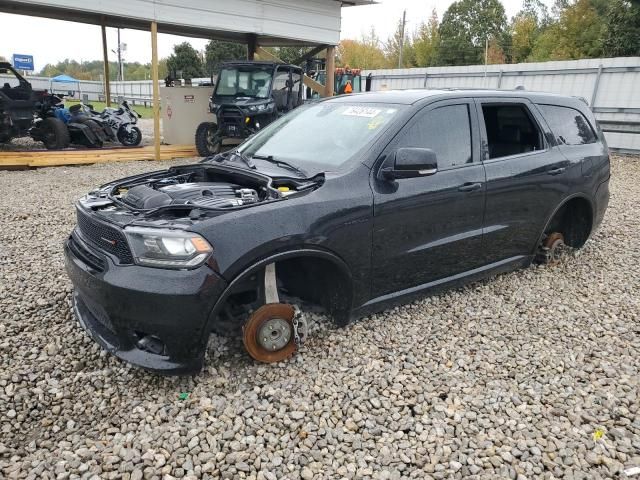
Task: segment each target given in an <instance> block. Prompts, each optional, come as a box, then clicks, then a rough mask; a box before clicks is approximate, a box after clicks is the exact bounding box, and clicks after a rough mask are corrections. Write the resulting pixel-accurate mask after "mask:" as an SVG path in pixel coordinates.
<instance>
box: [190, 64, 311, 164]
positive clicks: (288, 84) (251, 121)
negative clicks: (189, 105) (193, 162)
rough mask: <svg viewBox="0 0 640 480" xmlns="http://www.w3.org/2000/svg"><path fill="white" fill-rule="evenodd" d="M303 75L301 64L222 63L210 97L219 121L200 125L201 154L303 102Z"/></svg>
mask: <svg viewBox="0 0 640 480" xmlns="http://www.w3.org/2000/svg"><path fill="white" fill-rule="evenodd" d="M302 75H303V74H302V69H301V68H300V67H297V66H295V65H285V64H280V63H275V62H257V61H238V62H226V63H224V64H222V68H221V69H220V74H219V75H218V79H217V81H216V86H215V88H214V90H213V94H212V95H211V98H210V100H209V111H210V112H211V113H213V114H214V115H215V117H216V121H215V122H203V123H201V124H200V125H198V129H197V130H196V148H197V149H198V154H199V155H200V156H202V157H209V156H212V155H215V154H217V153H219V152H220V150H221V148H222V141H223V140H225V139H228V138H231V139H238V140H243V139H245V138H247V137H249V136H250V135H253V134H254V133H256V132H257V131H259V130H261V129H263V128H264V127H266V126H267V125H269V124H270V123H271V122H273V121H274V120H275V119H276V118H278V117H280V116H282V115H284V114H285V113H287V112H289V111H290V110H293V109H294V108H296V107H298V106H300V105H302V103H303V99H302Z"/></svg>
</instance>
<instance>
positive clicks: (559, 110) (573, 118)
mask: <svg viewBox="0 0 640 480" xmlns="http://www.w3.org/2000/svg"><path fill="white" fill-rule="evenodd" d="M538 107H540V110H542V114H543V115H544V116H545V118H546V119H547V122H549V126H550V127H551V130H552V131H553V134H554V135H555V136H556V138H557V139H558V142H559V143H560V144H565V145H585V144H588V143H596V141H597V140H598V138H597V136H596V134H595V132H594V131H593V128H591V125H590V124H589V121H588V120H587V119H586V118H585V117H584V115H582V113H580V112H579V111H578V110H576V109H574V108H569V107H559V106H557V105H538Z"/></svg>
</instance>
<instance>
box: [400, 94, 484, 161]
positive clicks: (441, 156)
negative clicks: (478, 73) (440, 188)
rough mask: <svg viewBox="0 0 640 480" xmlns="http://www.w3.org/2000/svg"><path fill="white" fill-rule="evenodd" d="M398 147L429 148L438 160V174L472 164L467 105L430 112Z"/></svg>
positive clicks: (402, 139) (414, 126)
mask: <svg viewBox="0 0 640 480" xmlns="http://www.w3.org/2000/svg"><path fill="white" fill-rule="evenodd" d="M398 147H419V148H430V149H431V150H433V151H434V152H435V153H436V156H437V158H438V170H446V169H448V168H453V167H459V166H461V165H465V164H467V163H471V162H472V156H471V123H470V120H469V107H468V105H467V104H464V105H447V106H444V107H438V108H435V109H433V110H430V111H428V112H427V113H426V114H424V115H423V116H422V117H420V118H418V119H417V120H416V121H415V122H414V123H413V124H412V125H411V126H410V127H409V129H408V130H407V131H406V132H405V133H404V135H403V137H402V138H401V139H400V143H399V145H398Z"/></svg>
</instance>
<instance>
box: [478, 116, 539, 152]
mask: <svg viewBox="0 0 640 480" xmlns="http://www.w3.org/2000/svg"><path fill="white" fill-rule="evenodd" d="M482 115H483V117H484V124H485V127H486V129H487V141H488V143H489V158H500V157H509V156H511V155H520V154H523V153H529V152H534V151H536V150H542V149H543V148H544V147H543V141H542V134H541V133H540V129H539V128H538V126H537V125H536V123H535V122H534V121H533V119H532V117H531V114H530V113H529V109H528V108H527V107H526V106H525V105H522V104H499V105H482Z"/></svg>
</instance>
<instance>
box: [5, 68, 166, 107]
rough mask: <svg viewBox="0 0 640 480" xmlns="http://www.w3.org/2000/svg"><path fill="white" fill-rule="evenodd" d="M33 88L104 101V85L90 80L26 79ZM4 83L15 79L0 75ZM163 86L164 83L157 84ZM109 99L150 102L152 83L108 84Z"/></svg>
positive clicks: (142, 81)
mask: <svg viewBox="0 0 640 480" xmlns="http://www.w3.org/2000/svg"><path fill="white" fill-rule="evenodd" d="M27 80H28V81H29V82H31V85H32V86H33V88H35V89H38V90H42V89H47V90H50V91H52V92H54V93H63V94H65V95H66V94H68V93H69V92H73V95H70V96H69V97H68V98H75V99H78V100H80V99H82V98H83V95H87V96H88V99H89V101H98V100H104V97H105V93H104V84H103V83H102V82H96V81H91V80H80V81H78V82H77V83H76V82H73V83H67V82H65V83H55V82H54V83H52V82H51V79H50V78H49V77H31V76H30V77H27ZM5 82H9V83H11V84H13V83H14V82H15V77H13V76H9V75H0V85H2V84H4V83H5ZM159 84H160V85H161V86H164V81H162V82H159ZM110 86H111V97H112V98H113V99H114V100H115V99H116V98H117V97H125V98H126V99H128V100H139V101H140V102H144V101H147V102H150V101H151V97H152V95H153V94H152V91H153V88H152V87H153V82H152V81H151V80H141V81H124V82H110Z"/></svg>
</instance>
